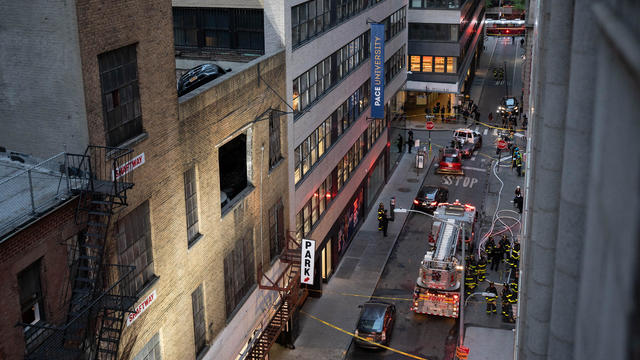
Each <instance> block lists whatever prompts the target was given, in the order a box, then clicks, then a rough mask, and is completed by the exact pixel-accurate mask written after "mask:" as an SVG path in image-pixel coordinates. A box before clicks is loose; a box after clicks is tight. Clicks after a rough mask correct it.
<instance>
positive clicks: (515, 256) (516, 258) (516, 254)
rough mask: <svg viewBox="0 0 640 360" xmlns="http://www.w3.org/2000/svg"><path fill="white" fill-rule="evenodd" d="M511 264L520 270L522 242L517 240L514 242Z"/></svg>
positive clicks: (516, 269) (514, 268) (513, 267)
mask: <svg viewBox="0 0 640 360" xmlns="http://www.w3.org/2000/svg"><path fill="white" fill-rule="evenodd" d="M509 266H510V267H511V269H513V270H515V271H518V267H519V266H520V243H519V242H516V243H515V244H513V249H512V250H511V256H510V258H509Z"/></svg>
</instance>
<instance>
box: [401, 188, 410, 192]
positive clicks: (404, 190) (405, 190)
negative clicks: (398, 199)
mask: <svg viewBox="0 0 640 360" xmlns="http://www.w3.org/2000/svg"><path fill="white" fill-rule="evenodd" d="M398 191H400V192H409V191H411V189H407V188H398Z"/></svg>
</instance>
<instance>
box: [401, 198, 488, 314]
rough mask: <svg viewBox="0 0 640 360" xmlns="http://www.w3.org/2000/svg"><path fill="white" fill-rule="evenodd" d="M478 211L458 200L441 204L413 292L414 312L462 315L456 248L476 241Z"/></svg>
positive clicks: (458, 262)
mask: <svg viewBox="0 0 640 360" xmlns="http://www.w3.org/2000/svg"><path fill="white" fill-rule="evenodd" d="M476 215H477V213H476V208H475V207H473V206H471V205H468V204H461V203H460V202H459V201H457V200H456V202H454V203H452V204H450V203H441V204H439V205H438V207H437V208H436V210H435V211H434V213H433V216H434V217H435V219H434V222H433V226H432V230H431V234H430V236H429V237H430V238H431V239H433V240H434V244H429V250H428V251H427V253H426V254H425V256H424V259H423V260H422V262H421V263H420V272H419V275H418V279H417V280H416V287H415V290H414V292H413V306H412V307H411V310H412V311H414V312H416V313H419V314H429V315H438V316H446V317H453V318H457V317H458V316H459V305H460V304H459V301H460V286H461V285H462V271H461V270H462V266H463V263H462V260H461V259H460V256H458V255H457V249H458V247H459V245H460V246H462V245H461V244H462V243H463V242H462V241H463V239H464V244H465V246H467V248H470V247H471V246H472V245H471V244H472V242H473V235H474V231H473V228H474V225H475V222H476V219H477V217H476Z"/></svg>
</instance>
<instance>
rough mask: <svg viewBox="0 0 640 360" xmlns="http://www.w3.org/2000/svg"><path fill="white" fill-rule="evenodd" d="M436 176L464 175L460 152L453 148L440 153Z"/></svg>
mask: <svg viewBox="0 0 640 360" xmlns="http://www.w3.org/2000/svg"><path fill="white" fill-rule="evenodd" d="M436 174H452V175H464V171H462V160H461V159H460V152H459V151H458V149H455V148H446V149H444V150H442V151H441V152H440V161H439V162H438V167H437V168H436Z"/></svg>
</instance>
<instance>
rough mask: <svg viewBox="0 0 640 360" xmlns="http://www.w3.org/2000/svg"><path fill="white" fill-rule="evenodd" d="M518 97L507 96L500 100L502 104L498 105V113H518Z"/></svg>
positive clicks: (507, 114) (506, 114)
mask: <svg viewBox="0 0 640 360" xmlns="http://www.w3.org/2000/svg"><path fill="white" fill-rule="evenodd" d="M519 111H520V110H519V108H518V99H516V98H515V97H514V96H505V97H503V98H502V101H500V106H498V113H499V114H502V115H505V116H509V115H518V112H519Z"/></svg>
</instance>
